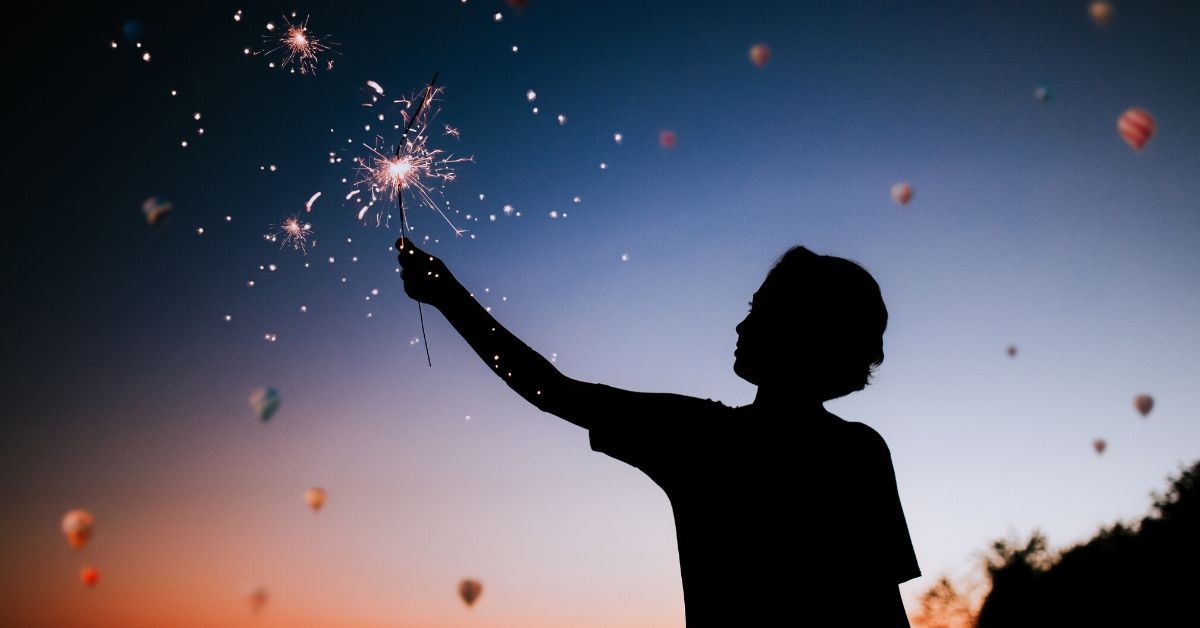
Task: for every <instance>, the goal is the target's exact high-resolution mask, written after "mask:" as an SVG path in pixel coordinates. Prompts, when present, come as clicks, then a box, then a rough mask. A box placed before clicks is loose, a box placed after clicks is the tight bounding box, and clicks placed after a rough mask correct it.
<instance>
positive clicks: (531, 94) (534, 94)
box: [525, 89, 537, 102]
mask: <svg viewBox="0 0 1200 628" xmlns="http://www.w3.org/2000/svg"><path fill="white" fill-rule="evenodd" d="M525 100H528V101H529V102H533V101H535V100H537V92H535V91H533V90H532V89H531V90H529V91H527V92H525Z"/></svg>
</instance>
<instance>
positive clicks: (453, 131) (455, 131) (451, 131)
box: [445, 124, 462, 140]
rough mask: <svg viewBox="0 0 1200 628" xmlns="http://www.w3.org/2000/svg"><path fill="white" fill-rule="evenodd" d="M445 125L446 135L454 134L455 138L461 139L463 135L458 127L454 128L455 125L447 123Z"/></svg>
mask: <svg viewBox="0 0 1200 628" xmlns="http://www.w3.org/2000/svg"><path fill="white" fill-rule="evenodd" d="M445 126H446V135H451V136H453V137H454V139H456V140H457V139H461V137H462V136H461V134H460V133H459V132H458V129H456V128H454V127H452V126H450V125H449V124H447V125H445Z"/></svg>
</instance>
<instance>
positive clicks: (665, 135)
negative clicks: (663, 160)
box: [658, 131, 675, 148]
mask: <svg viewBox="0 0 1200 628" xmlns="http://www.w3.org/2000/svg"><path fill="white" fill-rule="evenodd" d="M658 145H659V146H662V147H663V148H675V132H674V131H659V132H658Z"/></svg>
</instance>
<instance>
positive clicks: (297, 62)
mask: <svg viewBox="0 0 1200 628" xmlns="http://www.w3.org/2000/svg"><path fill="white" fill-rule="evenodd" d="M293 17H295V14H293ZM283 22H284V25H285V28H279V29H277V28H276V26H275V25H274V24H272V23H270V22H268V23H267V31H268V32H269V33H271V34H268V35H265V36H264V39H266V40H267V42H269V43H273V44H274V45H275V47H274V48H271V49H270V50H267V51H266V52H262V53H258V54H263V55H271V54H274V53H276V52H280V53H281V54H282V55H283V60H282V61H280V62H279V64H278V67H279V68H281V69H288V71H289V72H291V73H292V74H295V73H296V72H297V70H298V71H299V72H300V74H315V73H316V71H317V66H318V65H319V64H320V59H319V58H318V57H319V55H320V54H321V53H324V52H327V51H329V50H330V48H331V47H332V46H335V45H337V44H334V43H332V42H329V41H327V39H326V38H325V37H324V36H318V35H314V34H312V33H311V32H309V30H308V16H304V21H303V22H298V23H295V24H293V23H292V22H291V20H289V19H288V17H287V16H286V15H285V16H283ZM276 30H279V31H280V33H278V34H277V33H276ZM326 63H327V66H328V67H327V69H332V67H333V63H332V62H326ZM268 67H272V68H273V67H276V64H275V62H273V61H272V62H271V63H269V64H268Z"/></svg>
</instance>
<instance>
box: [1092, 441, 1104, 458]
mask: <svg viewBox="0 0 1200 628" xmlns="http://www.w3.org/2000/svg"><path fill="white" fill-rule="evenodd" d="M1107 448H1108V443H1106V442H1104V439H1103V438H1097V439H1096V440H1094V441H1092V449H1095V450H1096V455H1100V454H1103V453H1104V450H1105V449H1107Z"/></svg>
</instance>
